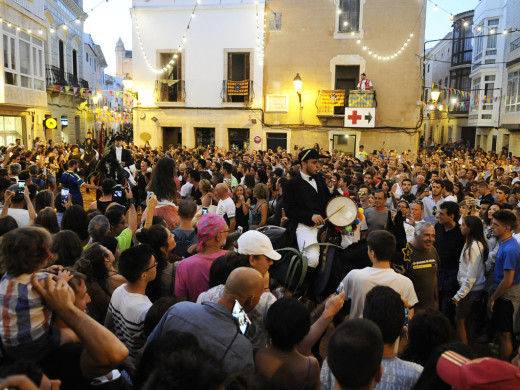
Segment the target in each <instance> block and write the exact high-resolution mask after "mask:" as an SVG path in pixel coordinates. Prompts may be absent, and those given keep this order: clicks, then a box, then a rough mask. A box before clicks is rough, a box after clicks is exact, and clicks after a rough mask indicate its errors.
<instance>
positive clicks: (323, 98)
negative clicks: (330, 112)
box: [320, 90, 345, 107]
mask: <svg viewBox="0 0 520 390" xmlns="http://www.w3.org/2000/svg"><path fill="white" fill-rule="evenodd" d="M320 103H321V104H322V105H325V104H326V105H329V106H334V107H343V106H344V105H345V91H343V90H329V91H321V94H320Z"/></svg>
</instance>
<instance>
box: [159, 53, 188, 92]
mask: <svg viewBox="0 0 520 390" xmlns="http://www.w3.org/2000/svg"><path fill="white" fill-rule="evenodd" d="M172 56H173V59H174V62H173V64H170V61H171V60H172ZM160 64H161V67H163V68H164V67H168V66H169V67H168V70H167V71H166V72H164V73H162V74H161V75H160V77H161V78H160V79H159V80H156V82H155V92H156V99H155V100H156V101H158V102H184V98H185V96H184V80H183V79H182V55H181V53H175V54H173V53H160Z"/></svg>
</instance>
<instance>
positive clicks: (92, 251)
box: [74, 242, 127, 324]
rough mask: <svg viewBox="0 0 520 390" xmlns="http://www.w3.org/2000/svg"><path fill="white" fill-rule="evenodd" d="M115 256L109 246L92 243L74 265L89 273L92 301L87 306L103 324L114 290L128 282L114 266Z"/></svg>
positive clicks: (82, 271)
mask: <svg viewBox="0 0 520 390" xmlns="http://www.w3.org/2000/svg"><path fill="white" fill-rule="evenodd" d="M114 262H115V257H114V255H113V254H112V252H110V251H109V250H108V249H107V248H105V247H104V246H102V245H100V244H99V243H97V242H96V243H94V244H92V245H90V246H89V247H88V248H87V249H86V250H85V253H84V254H83V257H82V258H81V259H79V260H78V261H77V262H76V264H75V265H74V269H75V270H76V271H78V272H81V273H82V274H85V275H87V278H88V282H89V283H87V286H88V288H87V291H88V294H89V295H90V298H91V299H92V301H91V302H90V303H89V305H88V306H87V308H88V313H89V315H90V316H91V317H92V318H94V319H95V320H96V321H98V322H99V323H101V324H104V323H105V316H106V314H107V310H108V305H109V304H110V298H111V297H112V293H113V292H114V290H115V289H116V288H117V287H119V286H120V285H122V284H124V283H126V282H127V280H126V278H125V277H124V276H122V275H119V274H118V273H117V271H116V269H115V267H114Z"/></svg>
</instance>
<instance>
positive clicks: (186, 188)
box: [181, 182, 193, 198]
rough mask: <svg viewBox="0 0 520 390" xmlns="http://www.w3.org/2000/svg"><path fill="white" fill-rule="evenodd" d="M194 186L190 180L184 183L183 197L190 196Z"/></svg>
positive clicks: (182, 188)
mask: <svg viewBox="0 0 520 390" xmlns="http://www.w3.org/2000/svg"><path fill="white" fill-rule="evenodd" d="M192 188H193V184H191V183H190V182H186V184H184V185H183V186H182V187H181V198H188V197H189V196H190V194H191V189H192Z"/></svg>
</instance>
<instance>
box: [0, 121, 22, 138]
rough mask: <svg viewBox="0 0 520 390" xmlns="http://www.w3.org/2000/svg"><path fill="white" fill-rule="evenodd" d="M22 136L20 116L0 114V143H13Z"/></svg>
mask: <svg viewBox="0 0 520 390" xmlns="http://www.w3.org/2000/svg"><path fill="white" fill-rule="evenodd" d="M17 138H20V139H23V137H22V117H20V116H1V115H0V145H9V144H11V143H12V144H14V143H15V141H16V139H17Z"/></svg>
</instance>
